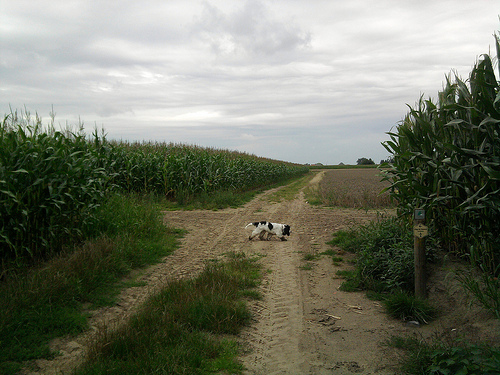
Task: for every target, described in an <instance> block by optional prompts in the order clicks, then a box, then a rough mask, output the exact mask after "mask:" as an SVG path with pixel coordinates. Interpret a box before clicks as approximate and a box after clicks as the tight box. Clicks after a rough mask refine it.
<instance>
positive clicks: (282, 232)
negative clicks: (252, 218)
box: [245, 221, 290, 241]
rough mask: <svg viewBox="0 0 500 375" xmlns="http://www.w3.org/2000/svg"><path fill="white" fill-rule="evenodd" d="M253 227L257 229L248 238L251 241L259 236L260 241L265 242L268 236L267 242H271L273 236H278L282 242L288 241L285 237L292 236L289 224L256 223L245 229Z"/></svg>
mask: <svg viewBox="0 0 500 375" xmlns="http://www.w3.org/2000/svg"><path fill="white" fill-rule="evenodd" d="M252 225H253V226H254V227H255V229H254V230H253V232H252V234H251V235H250V237H248V239H249V240H252V239H253V238H255V237H256V236H259V239H260V240H263V239H264V236H265V235H266V234H267V238H266V240H269V239H270V238H271V237H272V236H273V235H276V236H277V237H278V238H279V239H280V240H281V241H286V238H285V236H289V235H290V225H287V224H276V223H270V222H268V221H256V222H255V223H249V224H247V226H246V227H245V229H247V228H248V227H250V226H252Z"/></svg>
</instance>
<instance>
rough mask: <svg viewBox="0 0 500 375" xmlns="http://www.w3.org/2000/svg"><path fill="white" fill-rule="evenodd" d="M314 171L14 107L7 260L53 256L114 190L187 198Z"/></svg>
mask: <svg viewBox="0 0 500 375" xmlns="http://www.w3.org/2000/svg"><path fill="white" fill-rule="evenodd" d="M306 171H307V168H304V167H301V166H297V165H293V164H289V163H282V162H276V161H272V160H268V159H262V158H257V157H255V156H251V155H247V154H242V153H237V152H229V151H224V150H214V149H206V148H201V147H192V146H185V145H174V144H166V143H134V144H129V143H124V142H120V143H118V142H108V141H107V140H106V138H105V136H104V135H102V136H101V137H100V136H99V135H98V134H97V131H96V132H94V134H93V137H91V138H90V139H87V138H86V136H85V135H84V134H83V132H82V131H80V132H78V133H76V134H75V133H71V132H69V131H66V132H58V131H55V130H54V129H53V127H50V126H49V129H48V131H47V130H43V129H42V122H41V119H40V118H39V117H38V116H36V117H35V118H32V117H31V116H30V115H29V113H28V112H27V111H26V112H25V113H24V114H23V115H22V116H18V114H17V112H14V113H12V114H10V115H9V116H6V117H5V118H4V120H3V122H2V123H1V128H0V259H8V258H10V259H12V258H19V257H22V258H25V257H40V256H45V255H47V253H51V252H55V251H57V250H58V249H60V248H61V247H62V246H63V245H64V243H65V241H70V240H72V239H74V238H78V237H81V235H82V231H83V230H84V229H86V228H91V226H92V221H93V218H94V217H93V213H94V209H95V208H96V207H97V206H98V205H99V204H100V203H101V202H102V200H103V199H105V196H106V193H107V191H109V190H110V189H117V190H120V191H125V192H134V193H140V194H144V193H154V194H158V195H164V196H166V197H168V198H173V199H176V200H178V201H185V200H187V199H189V198H191V197H194V196H196V195H199V194H201V193H210V192H214V191H217V190H236V191H244V190H248V189H253V188H255V187H260V186H265V185H266V184H271V183H274V182H277V181H279V180H282V179H285V178H289V177H292V176H294V175H298V174H302V173H304V172H306Z"/></svg>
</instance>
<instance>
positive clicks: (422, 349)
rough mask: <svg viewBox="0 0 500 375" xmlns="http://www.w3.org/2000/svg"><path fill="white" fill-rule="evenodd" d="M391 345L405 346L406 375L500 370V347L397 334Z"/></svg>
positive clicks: (487, 374) (476, 374) (485, 374)
mask: <svg viewBox="0 0 500 375" xmlns="http://www.w3.org/2000/svg"><path fill="white" fill-rule="evenodd" d="M388 345H390V346H393V347H396V348H400V349H403V350H404V351H405V355H404V356H403V361H402V371H403V373H404V374H406V375H421V374H426V375H452V374H453V375H456V374H472V375H495V374H499V373H500V348H498V347H495V346H489V345H486V344H470V343H465V342H463V341H457V340H454V341H451V342H444V341H443V340H442V339H437V340H433V341H432V342H427V341H425V340H422V339H421V340H419V339H417V338H416V337H410V336H407V337H397V336H394V337H392V338H391V340H390V341H389V342H388Z"/></svg>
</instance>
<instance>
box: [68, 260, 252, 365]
mask: <svg viewBox="0 0 500 375" xmlns="http://www.w3.org/2000/svg"><path fill="white" fill-rule="evenodd" d="M256 260H257V258H247V257H246V256H245V255H244V254H243V253H231V254H229V260H228V261H227V262H214V263H209V264H208V265H207V267H206V268H205V270H204V271H203V272H202V273H201V274H200V275H199V276H198V277H197V278H195V279H189V280H177V281H172V282H170V283H168V285H167V286H166V287H165V288H164V289H163V290H161V291H160V293H158V294H157V295H155V296H153V297H151V298H150V299H149V300H148V301H147V302H146V303H145V305H144V306H143V308H142V309H141V310H140V311H139V312H138V313H137V314H136V315H135V316H134V317H132V319H131V321H130V323H129V324H126V325H124V326H122V327H120V328H118V329H117V330H112V331H106V330H104V331H102V332H101V337H99V338H98V339H97V340H96V341H95V342H94V343H93V345H92V348H91V351H90V354H89V357H88V359H87V361H86V363H85V364H84V365H83V366H82V367H81V368H80V369H79V370H77V372H76V373H77V374H98V373H99V374H100V373H110V374H137V373H148V374H152V373H169V374H211V373H231V374H239V373H242V370H243V368H242V366H241V364H240V363H239V362H238V361H237V359H236V357H237V355H238V348H237V345H236V344H235V343H234V342H232V341H229V340H221V339H218V338H217V337H216V336H215V334H235V333H238V332H239V331H240V330H241V328H242V327H243V326H244V325H246V324H248V323H249V319H250V312H249V310H248V308H247V307H246V305H245V304H244V303H243V301H242V299H241V296H242V295H246V296H247V295H248V293H247V291H248V290H249V289H251V288H254V287H255V286H257V285H258V283H259V280H260V266H259V264H258V263H257V262H256Z"/></svg>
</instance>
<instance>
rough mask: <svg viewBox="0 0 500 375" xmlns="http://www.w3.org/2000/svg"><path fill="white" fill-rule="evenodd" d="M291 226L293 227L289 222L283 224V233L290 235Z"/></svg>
mask: <svg viewBox="0 0 500 375" xmlns="http://www.w3.org/2000/svg"><path fill="white" fill-rule="evenodd" d="M290 228H291V227H290V225H287V224H285V225H283V235H285V236H289V235H290Z"/></svg>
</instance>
